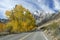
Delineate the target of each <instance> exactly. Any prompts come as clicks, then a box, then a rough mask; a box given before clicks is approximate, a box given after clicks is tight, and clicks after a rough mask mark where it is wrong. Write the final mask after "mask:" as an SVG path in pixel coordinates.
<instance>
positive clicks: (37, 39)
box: [0, 31, 48, 40]
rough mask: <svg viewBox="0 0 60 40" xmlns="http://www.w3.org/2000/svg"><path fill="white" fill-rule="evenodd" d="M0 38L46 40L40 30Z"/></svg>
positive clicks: (0, 38)
mask: <svg viewBox="0 0 60 40" xmlns="http://www.w3.org/2000/svg"><path fill="white" fill-rule="evenodd" d="M0 40H48V39H47V37H46V36H45V35H44V33H43V32H42V31H37V32H29V33H22V34H12V35H8V36H4V37H0Z"/></svg>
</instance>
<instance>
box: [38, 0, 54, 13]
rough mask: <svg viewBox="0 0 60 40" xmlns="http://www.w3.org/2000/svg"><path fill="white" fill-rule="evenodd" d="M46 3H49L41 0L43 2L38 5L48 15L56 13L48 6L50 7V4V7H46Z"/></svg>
mask: <svg viewBox="0 0 60 40" xmlns="http://www.w3.org/2000/svg"><path fill="white" fill-rule="evenodd" d="M45 2H47V1H46V0H43V1H42V0H41V1H38V5H39V7H41V8H42V10H44V11H45V12H46V13H54V12H55V11H54V10H52V9H51V8H49V7H48V6H49V4H48V5H46V4H45Z"/></svg>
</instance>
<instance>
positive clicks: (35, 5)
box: [0, 0, 60, 18]
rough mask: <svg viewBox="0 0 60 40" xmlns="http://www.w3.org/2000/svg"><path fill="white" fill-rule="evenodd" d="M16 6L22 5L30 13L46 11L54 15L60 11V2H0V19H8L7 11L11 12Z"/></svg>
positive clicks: (48, 0)
mask: <svg viewBox="0 0 60 40" xmlns="http://www.w3.org/2000/svg"><path fill="white" fill-rule="evenodd" d="M16 4H20V5H22V6H23V7H25V8H26V9H29V10H30V12H34V11H36V10H44V11H45V12H47V13H48V12H49V13H54V12H55V11H58V10H60V0H0V18H6V15H5V11H6V10H11V9H13V7H14V6H15V5H16Z"/></svg>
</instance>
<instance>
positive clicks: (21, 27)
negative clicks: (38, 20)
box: [6, 5, 36, 32]
mask: <svg viewBox="0 0 60 40" xmlns="http://www.w3.org/2000/svg"><path fill="white" fill-rule="evenodd" d="M6 15H7V16H9V17H8V18H9V20H10V21H9V22H8V23H7V24H6V28H7V29H8V30H10V32H25V31H31V30H33V29H34V28H36V27H35V19H34V17H33V15H32V14H31V13H30V12H29V11H28V10H27V9H25V8H24V7H22V6H21V5H16V6H15V8H14V9H13V10H11V11H6Z"/></svg>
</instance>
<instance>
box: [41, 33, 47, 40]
mask: <svg viewBox="0 0 60 40" xmlns="http://www.w3.org/2000/svg"><path fill="white" fill-rule="evenodd" d="M42 34H43V36H44V38H45V39H46V40H48V38H47V37H46V35H44V33H43V32H42Z"/></svg>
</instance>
